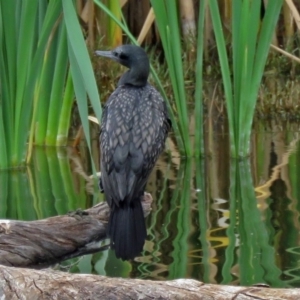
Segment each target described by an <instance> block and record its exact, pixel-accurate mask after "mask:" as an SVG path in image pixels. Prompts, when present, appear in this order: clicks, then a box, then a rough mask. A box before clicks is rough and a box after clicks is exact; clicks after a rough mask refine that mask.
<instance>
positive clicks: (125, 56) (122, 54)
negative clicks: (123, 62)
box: [119, 52, 128, 59]
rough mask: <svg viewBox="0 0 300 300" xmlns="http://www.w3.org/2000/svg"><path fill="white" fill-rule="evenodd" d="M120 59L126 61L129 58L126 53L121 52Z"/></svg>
mask: <svg viewBox="0 0 300 300" xmlns="http://www.w3.org/2000/svg"><path fill="white" fill-rule="evenodd" d="M119 57H120V58H121V59H126V58H128V56H127V55H126V54H125V53H123V52H121V53H120V54H119Z"/></svg>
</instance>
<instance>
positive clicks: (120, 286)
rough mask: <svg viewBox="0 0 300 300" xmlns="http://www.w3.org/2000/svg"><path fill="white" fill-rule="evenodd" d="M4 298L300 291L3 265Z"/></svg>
mask: <svg viewBox="0 0 300 300" xmlns="http://www.w3.org/2000/svg"><path fill="white" fill-rule="evenodd" d="M0 296H1V299H30V300H34V299H40V300H43V299H64V300H68V299H93V300H94V299H105V300H107V299H115V300H117V299H122V300H126V299H143V300H147V299H152V300H153V299H160V300H165V299H170V300H171V299H172V300H174V299H184V300H190V299H193V300H196V299H205V300H206V299H210V300H213V299H217V300H226V299H230V300H232V299H235V300H254V299H255V300H259V299H264V300H266V299H268V300H272V299H274V300H275V299H276V300H278V299H293V300H298V299H300V289H271V288H265V287H259V286H253V287H238V286H225V285H215V284H204V283H202V282H199V281H196V280H192V279H177V280H172V281H151V280H139V279H123V278H109V277H105V276H98V275H86V274H69V273H63V272H59V271H53V270H44V271H42V270H30V269H23V268H14V267H5V266H0Z"/></svg>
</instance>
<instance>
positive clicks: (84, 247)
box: [0, 193, 152, 267]
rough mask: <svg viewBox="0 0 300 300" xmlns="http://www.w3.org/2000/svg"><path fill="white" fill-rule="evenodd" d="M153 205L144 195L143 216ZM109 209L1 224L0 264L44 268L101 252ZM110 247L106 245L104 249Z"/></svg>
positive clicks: (101, 207) (98, 207) (103, 205)
mask: <svg viewBox="0 0 300 300" xmlns="http://www.w3.org/2000/svg"><path fill="white" fill-rule="evenodd" d="M151 203H152V197H151V195H150V194H148V193H145V195H144V201H142V204H143V209H144V212H145V214H147V213H149V211H150V207H151ZM108 217H109V207H108V205H107V204H106V202H104V203H99V204H97V205H95V206H93V207H92V208H90V209H87V210H83V211H82V210H78V211H75V212H72V213H69V214H68V215H63V216H56V217H51V218H47V219H44V220H38V221H30V222H26V221H24V222H23V221H12V220H0V264H1V265H6V266H15V267H45V266H48V265H51V264H54V263H56V262H59V261H63V260H65V259H69V258H72V257H77V256H80V255H83V254H89V253H94V252H97V251H101V250H103V247H100V246H99V242H100V241H101V240H103V239H105V238H106V224H107V221H108ZM107 247H109V245H107Z"/></svg>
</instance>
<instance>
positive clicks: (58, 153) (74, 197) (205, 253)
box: [0, 131, 300, 287]
mask: <svg viewBox="0 0 300 300" xmlns="http://www.w3.org/2000/svg"><path fill="white" fill-rule="evenodd" d="M298 139H299V138H298V136H297V135H295V134H291V133H283V132H276V133H272V132H265V131H264V132H262V131H261V132H259V133H257V134H256V135H254V136H253V141H252V145H253V155H252V156H251V158H250V159H247V160H244V161H235V160H230V158H229V155H228V153H226V152H224V151H220V150H218V149H228V146H227V145H224V144H226V143H227V141H228V139H227V137H226V136H223V137H218V138H214V137H211V138H210V146H211V149H212V151H213V156H212V157H211V158H206V159H192V160H183V159H179V158H178V157H177V156H175V157H173V156H172V157H170V156H168V155H166V154H164V155H163V156H162V157H161V158H160V161H159V163H158V164H157V166H156V168H155V170H154V171H153V173H152V174H151V177H150V180H149V184H148V186H147V191H149V192H150V193H151V194H152V196H153V198H154V203H153V205H152V212H151V214H150V215H149V216H148V217H147V220H146V222H147V228H148V238H147V241H146V244H145V247H144V252H143V254H142V255H141V256H140V257H138V258H137V259H136V260H135V261H134V262H132V263H129V262H122V261H120V260H118V259H116V258H115V256H114V253H113V252H112V251H104V252H101V253H97V254H94V255H86V256H84V257H82V258H79V259H73V260H70V261H67V262H63V263H61V264H60V265H59V266H56V268H60V269H63V270H68V271H71V272H81V273H96V274H103V275H108V276H122V277H139V278H149V279H158V280H165V279H174V278H195V279H198V280H201V281H204V282H210V283H221V284H240V285H252V284H255V283H267V284H269V285H271V286H274V287H289V286H299V284H300V268H299V267H300V266H299V258H300V245H299V244H300V236H299V232H300V222H299V211H300V207H299V206H300V187H299V175H300V174H299V172H300V171H299V170H300V161H299V159H300V147H299V142H298ZM222 143H223V144H222ZM216 145H219V146H218V147H217V146H216ZM96 152H97V149H96ZM96 152H95V153H93V155H94V156H95V157H97V155H98V153H96ZM90 174H91V166H90V159H89V154H88V152H87V151H86V149H85V148H82V149H81V151H80V152H75V151H74V150H72V149H69V148H66V149H58V150H56V149H54V148H50V149H44V148H37V149H35V152H34V160H33V163H32V165H31V166H29V167H28V168H27V169H26V170H22V171H18V172H17V171H11V172H1V173H0V191H1V192H0V214H1V217H2V218H10V219H22V220H33V219H41V218H46V217H49V216H53V215H56V214H64V213H66V212H67V211H69V210H74V209H76V208H79V207H81V208H87V207H90V206H92V205H93V204H95V203H97V202H99V201H102V200H103V195H101V194H99V192H98V187H97V183H96V182H94V180H93V179H92V178H91V177H90Z"/></svg>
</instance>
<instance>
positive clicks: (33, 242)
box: [0, 194, 300, 300]
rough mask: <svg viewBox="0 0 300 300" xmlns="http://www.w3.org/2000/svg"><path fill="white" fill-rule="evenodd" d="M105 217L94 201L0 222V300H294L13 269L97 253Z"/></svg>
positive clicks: (278, 293)
mask: <svg viewBox="0 0 300 300" xmlns="http://www.w3.org/2000/svg"><path fill="white" fill-rule="evenodd" d="M151 202H152V197H151V195H150V194H145V196H144V201H143V202H142V203H143V208H144V212H145V214H147V213H149V211H150V206H151ZM108 217H109V208H108V206H107V204H106V203H100V204H98V205H96V206H94V207H92V208H90V209H87V210H84V211H81V210H79V211H76V212H73V213H70V214H68V215H65V216H57V217H51V218H48V219H44V220H39V221H31V222H22V221H10V220H2V221H1V220H0V297H1V299H144V300H146V299H161V300H163V299H185V300H189V299H222V300H223V299H225V300H226V299H242V300H247V299H295V300H296V299H300V289H271V288H266V287H261V286H255V287H235V286H222V285H212V284H204V283H202V282H199V281H195V280H190V279H179V280H173V281H164V282H163V281H150V280H138V279H121V278H108V277H104V276H96V275H83V274H69V273H64V272H59V271H53V270H51V269H46V270H32V269H26V268H17V266H19V267H20V266H22V267H34V268H36V267H45V266H47V265H51V264H53V263H56V262H59V261H62V260H64V259H67V258H71V257H76V256H79V255H82V254H86V253H92V252H95V251H100V250H102V249H103V248H101V247H100V246H99V243H98V242H99V241H101V240H103V239H105V238H106V224H107V220H108ZM108 246H109V245H108Z"/></svg>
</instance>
